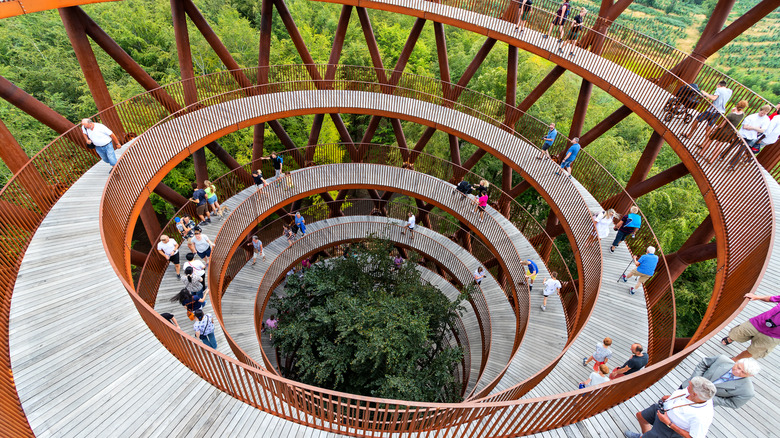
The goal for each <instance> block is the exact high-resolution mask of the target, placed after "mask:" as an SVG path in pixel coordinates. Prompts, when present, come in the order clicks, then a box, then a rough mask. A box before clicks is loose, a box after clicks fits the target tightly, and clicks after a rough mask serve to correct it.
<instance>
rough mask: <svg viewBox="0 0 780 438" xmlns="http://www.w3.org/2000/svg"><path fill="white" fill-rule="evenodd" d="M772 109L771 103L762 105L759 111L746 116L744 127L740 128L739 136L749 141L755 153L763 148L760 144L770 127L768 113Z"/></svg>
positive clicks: (748, 143) (746, 141) (749, 145)
mask: <svg viewBox="0 0 780 438" xmlns="http://www.w3.org/2000/svg"><path fill="white" fill-rule="evenodd" d="M771 110H772V107H771V106H769V105H764V106H762V107H761V109H759V110H758V112H757V113H754V114H751V115H749V116H747V117H745V120H744V121H743V122H742V127H741V128H739V136H740V137H742V139H743V140H745V143H747V145H748V147H750V150H751V151H753V153H754V154H757V153H758V152H759V151H760V150H761V148H760V147H758V144H759V143H760V142H761V140H763V139H764V132H765V131H766V129H767V128H768V127H769V122H770V120H769V116H768V114H769V111H771Z"/></svg>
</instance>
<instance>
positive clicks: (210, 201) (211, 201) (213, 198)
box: [206, 195, 217, 205]
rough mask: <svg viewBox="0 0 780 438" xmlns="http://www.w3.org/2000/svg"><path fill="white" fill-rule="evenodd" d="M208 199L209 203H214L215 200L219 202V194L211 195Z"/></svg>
mask: <svg viewBox="0 0 780 438" xmlns="http://www.w3.org/2000/svg"><path fill="white" fill-rule="evenodd" d="M206 201H208V203H209V205H212V204H214V203H215V202H217V195H214V196H212V197H210V198H209V199H207V200H206Z"/></svg>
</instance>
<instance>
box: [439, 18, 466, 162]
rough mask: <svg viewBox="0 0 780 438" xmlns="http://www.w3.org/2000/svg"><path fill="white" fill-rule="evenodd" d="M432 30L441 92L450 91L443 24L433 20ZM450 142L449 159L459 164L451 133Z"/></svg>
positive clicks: (455, 141)
mask: <svg viewBox="0 0 780 438" xmlns="http://www.w3.org/2000/svg"><path fill="white" fill-rule="evenodd" d="M433 31H434V35H435V37H436V57H437V59H438V61H439V77H440V78H441V80H442V93H444V95H445V96H446V95H448V94H449V93H450V86H451V85H450V82H451V81H452V79H451V78H450V59H449V56H448V55H447V37H446V35H445V34H444V25H443V24H441V23H437V22H435V21H434V22H433ZM447 137H448V139H449V143H450V160H451V161H452V162H453V163H455V164H457V165H458V166H460V146H459V144H458V138H457V137H455V136H454V135H452V134H447Z"/></svg>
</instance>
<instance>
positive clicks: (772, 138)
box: [758, 117, 780, 148]
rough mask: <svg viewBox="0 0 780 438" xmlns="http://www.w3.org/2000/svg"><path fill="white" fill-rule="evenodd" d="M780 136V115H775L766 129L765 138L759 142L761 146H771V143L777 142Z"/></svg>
mask: <svg viewBox="0 0 780 438" xmlns="http://www.w3.org/2000/svg"><path fill="white" fill-rule="evenodd" d="M778 138H780V117H775V118H773V119H772V121H770V122H769V126H767V128H766V130H765V131H764V138H763V139H761V141H760V142H759V143H758V145H759V147H761V148H763V147H764V146H769V145H770V144H775V143H777V139H778Z"/></svg>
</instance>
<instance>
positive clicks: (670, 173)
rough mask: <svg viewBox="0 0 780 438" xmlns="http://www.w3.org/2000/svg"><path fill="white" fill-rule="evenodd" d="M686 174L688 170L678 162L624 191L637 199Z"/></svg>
mask: <svg viewBox="0 0 780 438" xmlns="http://www.w3.org/2000/svg"><path fill="white" fill-rule="evenodd" d="M688 174H690V171H689V170H688V168H687V167H685V164H683V163H679V164H676V165H674V166H672V167H670V168H668V169H666V170H664V171H663V172H660V173H657V174H655V175H653V176H651V177H650V178H648V179H646V180H644V181H640V182H638V183H636V184H634V185H632V186H630V187H628V188H627V189H626V191H627V192H628V194H629V195H630V196H631V197H632V198H634V199H637V198H639V197H641V196H644V195H646V194H648V193H650V192H652V191H653V190H656V189H658V188H660V187H663V186H665V185H667V184H669V183H671V182H673V181H676V180H678V179H680V178H682V177H684V176H685V175H688Z"/></svg>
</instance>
